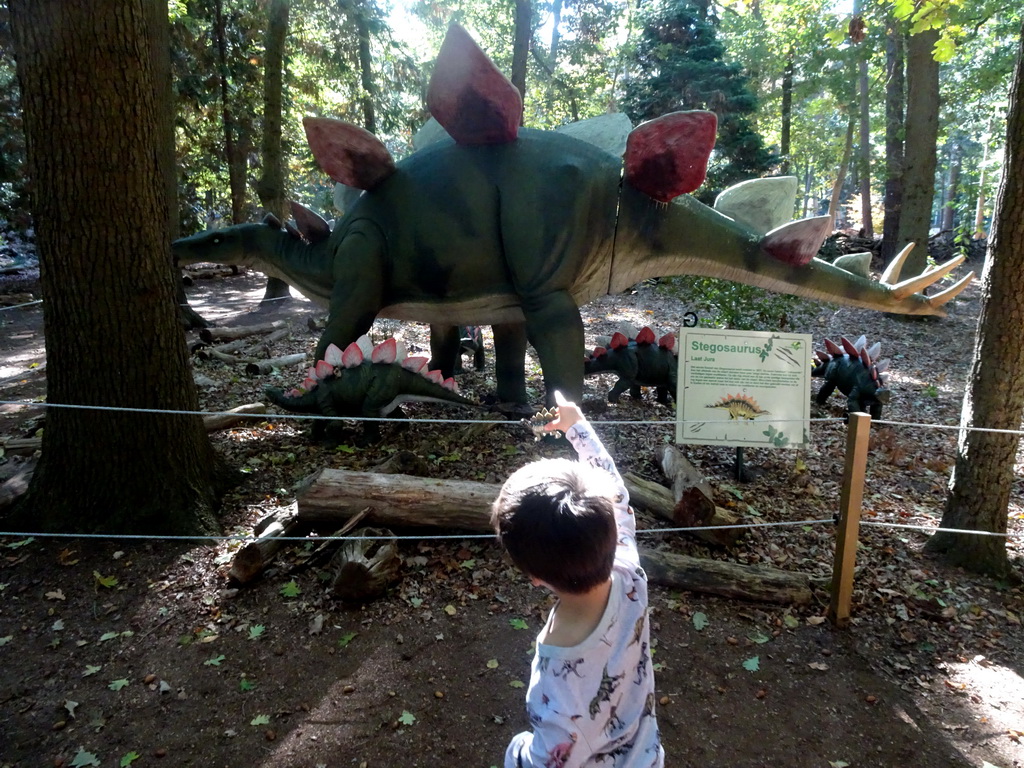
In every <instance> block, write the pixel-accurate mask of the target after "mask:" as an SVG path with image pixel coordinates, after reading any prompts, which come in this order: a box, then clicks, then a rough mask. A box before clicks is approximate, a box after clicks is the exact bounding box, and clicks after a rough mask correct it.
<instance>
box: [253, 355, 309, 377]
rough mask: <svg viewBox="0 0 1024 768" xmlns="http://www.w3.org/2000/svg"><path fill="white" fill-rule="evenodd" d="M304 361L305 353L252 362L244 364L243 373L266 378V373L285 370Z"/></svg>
mask: <svg viewBox="0 0 1024 768" xmlns="http://www.w3.org/2000/svg"><path fill="white" fill-rule="evenodd" d="M305 360H306V353H305V352H296V353H295V354H294V355H284V356H283V357H274V358H271V359H270V360H252V361H250V362H248V363H246V364H245V372H246V373H247V374H249V375H250V376H261V375H262V376H266V375H267V374H268V373H273V372H274V369H275V368H287V367H288V366H289V365H298V364H299V363H302V362H304V361H305Z"/></svg>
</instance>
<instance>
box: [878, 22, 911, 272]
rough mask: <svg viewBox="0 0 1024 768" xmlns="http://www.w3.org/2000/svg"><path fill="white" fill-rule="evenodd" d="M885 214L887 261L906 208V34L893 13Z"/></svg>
mask: <svg viewBox="0 0 1024 768" xmlns="http://www.w3.org/2000/svg"><path fill="white" fill-rule="evenodd" d="M885 67H886V80H885V199H884V203H883V204H884V207H885V214H884V218H883V220H882V245H881V249H880V253H881V256H882V259H883V260H884V261H885V263H886V264H888V263H889V261H891V260H892V257H893V256H895V255H896V254H897V253H899V232H900V210H901V209H902V207H903V130H904V129H903V125H904V123H903V91H904V85H905V83H904V77H903V33H902V32H901V31H900V28H899V22H898V21H896V19H894V18H892V17H891V16H890V18H889V21H888V28H887V29H886V45H885Z"/></svg>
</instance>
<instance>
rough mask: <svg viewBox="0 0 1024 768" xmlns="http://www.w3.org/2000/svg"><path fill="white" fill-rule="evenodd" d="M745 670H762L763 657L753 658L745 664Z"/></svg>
mask: <svg viewBox="0 0 1024 768" xmlns="http://www.w3.org/2000/svg"><path fill="white" fill-rule="evenodd" d="M743 668H744V669H745V670H747V672H757V670H759V669H760V668H761V657H760V656H751V657H750V658H749V659H747V660H746V661H744V662H743Z"/></svg>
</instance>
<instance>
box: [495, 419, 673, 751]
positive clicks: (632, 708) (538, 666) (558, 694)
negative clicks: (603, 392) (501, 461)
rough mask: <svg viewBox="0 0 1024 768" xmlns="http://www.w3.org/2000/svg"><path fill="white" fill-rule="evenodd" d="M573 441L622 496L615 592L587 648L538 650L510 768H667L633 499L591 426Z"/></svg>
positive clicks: (580, 425) (573, 432)
mask: <svg viewBox="0 0 1024 768" xmlns="http://www.w3.org/2000/svg"><path fill="white" fill-rule="evenodd" d="M566 437H567V438H568V439H569V442H570V443H572V445H573V447H574V448H575V449H576V453H577V454H579V457H580V460H581V461H586V462H587V463H588V464H591V465H592V466H595V467H600V468H601V469H604V470H606V471H607V472H609V473H610V474H611V475H612V477H613V478H614V479H615V482H616V486H617V488H618V497H617V498H616V499H615V519H616V522H617V523H618V527H619V544H618V547H617V549H616V551H615V564H614V566H613V567H612V588H611V593H610V594H609V596H608V606H607V607H606V608H605V611H604V614H603V615H602V617H601V621H600V623H599V624H598V625H597V628H596V629H595V630H594V631H593V632H592V633H591V634H590V636H589V637H587V639H586V640H584V641H583V642H581V643H579V644H578V645H575V646H573V647H571V648H563V647H558V646H552V645H545V644H543V643H538V644H537V651H536V653H535V655H534V657H533V666H532V670H531V675H530V687H529V689H528V691H527V694H526V711H527V714H528V715H529V718H530V724H531V726H532V727H533V732H532V733H531V732H530V731H526V732H524V733H520V734H518V735H517V736H516V737H515V738H513V739H512V742H511V743H510V744H509V746H508V750H507V751H506V753H505V768H583V766H601V768H661V767H662V766H663V765H664V763H665V753H664V750H663V749H662V747H661V740H660V738H659V734H658V723H657V720H656V719H655V714H654V670H653V669H652V667H651V652H650V628H649V621H648V617H647V576H646V574H645V573H644V571H643V569H642V568H641V567H640V557H639V554H638V553H637V548H636V520H635V519H634V517H633V511H632V510H631V509H630V508H629V495H628V494H627V492H626V487H625V485H624V484H623V482H622V478H621V477H620V475H619V473H618V470H617V469H616V468H615V463H614V462H613V461H612V458H611V456H610V455H609V454H608V451H607V450H605V447H604V445H602V444H601V441H600V440H599V439H598V438H597V436H596V435H595V434H594V431H593V428H592V427H591V426H590V424H589V423H588V422H586V421H580V422H577V423H576V424H574V425H573V426H572V427H570V428H569V430H568V432H567V433H566ZM550 621H551V618H550V616H549V617H548V622H549V623H550Z"/></svg>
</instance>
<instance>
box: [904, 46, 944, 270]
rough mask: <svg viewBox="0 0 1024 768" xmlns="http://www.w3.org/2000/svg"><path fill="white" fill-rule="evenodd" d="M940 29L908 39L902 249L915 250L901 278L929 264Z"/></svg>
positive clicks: (937, 112) (937, 123)
mask: <svg viewBox="0 0 1024 768" xmlns="http://www.w3.org/2000/svg"><path fill="white" fill-rule="evenodd" d="M938 39H939V32H938V30H935V29H931V30H928V31H926V32H919V33H918V34H916V35H911V36H910V37H909V38H908V39H907V114H906V122H905V126H906V132H905V137H906V144H905V147H906V153H905V156H904V173H903V206H902V208H901V209H900V234H899V240H898V248H899V249H902V248H903V247H904V246H905V245H907V244H909V243H915V244H916V247H915V248H914V250H913V251H912V252H911V253H910V256H909V257H908V258H907V261H906V264H905V265H904V267H903V272H902V277H903V278H904V279H906V278H908V277H914V276H915V275H919V274H921V273H922V272H924V270H925V267H927V265H928V230H929V229H930V228H931V223H932V203H933V201H934V198H935V147H936V141H937V138H938V131H939V63H938V62H937V61H935V58H934V57H933V55H932V49H933V48H934V47H935V42H936V41H937V40H938Z"/></svg>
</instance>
